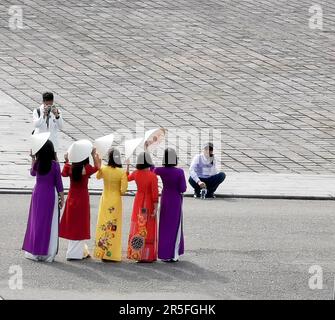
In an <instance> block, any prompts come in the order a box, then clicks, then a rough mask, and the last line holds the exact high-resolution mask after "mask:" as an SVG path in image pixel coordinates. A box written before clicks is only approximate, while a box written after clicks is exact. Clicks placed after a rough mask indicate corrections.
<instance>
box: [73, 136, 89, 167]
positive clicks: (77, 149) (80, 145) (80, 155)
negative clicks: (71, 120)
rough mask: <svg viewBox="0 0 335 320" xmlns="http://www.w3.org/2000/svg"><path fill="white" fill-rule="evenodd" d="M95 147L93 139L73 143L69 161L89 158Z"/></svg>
mask: <svg viewBox="0 0 335 320" xmlns="http://www.w3.org/2000/svg"><path fill="white" fill-rule="evenodd" d="M92 149H93V144H92V142H91V141H89V140H86V139H82V140H78V141H76V142H74V143H72V144H71V146H70V147H69V149H68V151H67V152H68V157H69V161H70V162H73V163H77V162H82V161H84V160H85V159H87V158H88V157H89V156H90V154H91V152H92Z"/></svg>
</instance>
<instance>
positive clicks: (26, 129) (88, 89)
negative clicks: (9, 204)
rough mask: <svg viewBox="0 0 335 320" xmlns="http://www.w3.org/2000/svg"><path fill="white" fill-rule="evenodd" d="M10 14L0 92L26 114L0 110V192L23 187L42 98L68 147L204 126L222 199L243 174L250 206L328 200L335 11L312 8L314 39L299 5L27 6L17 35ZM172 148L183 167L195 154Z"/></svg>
mask: <svg viewBox="0 0 335 320" xmlns="http://www.w3.org/2000/svg"><path fill="white" fill-rule="evenodd" d="M17 4H18V3H17V2H16V1H11V0H4V1H1V4H0V21H1V22H0V31H1V32H0V48H1V49H0V90H1V91H2V93H1V95H2V96H3V94H6V95H7V96H9V97H11V98H12V99H13V100H15V101H16V102H17V103H18V104H19V105H20V106H21V107H20V110H21V111H20V112H19V114H18V113H17V112H12V110H11V104H10V107H9V105H7V104H6V101H8V99H7V98H4V100H3V101H2V103H1V107H0V119H1V128H0V134H1V149H0V157H1V158H0V162H1V179H2V180H1V182H2V185H1V187H2V188H12V187H13V186H12V185H11V184H12V183H13V182H12V181H13V179H12V178H15V179H16V181H18V186H19V188H21V187H22V185H23V187H24V185H27V183H26V182H22V181H28V180H26V179H25V178H26V175H25V174H26V172H27V169H28V167H29V166H28V159H27V156H26V150H27V148H26V144H24V141H25V140H24V139H26V138H27V137H28V136H29V134H30V132H31V131H32V128H31V125H30V122H31V114H30V113H29V112H31V111H32V110H33V109H34V108H35V107H37V106H38V105H39V104H40V99H41V97H40V96H41V93H42V92H43V91H45V90H51V91H53V92H54V93H55V94H56V97H57V101H58V102H59V103H60V104H61V105H63V106H64V118H65V120H66V126H65V129H64V132H63V134H64V136H63V138H64V141H65V142H66V143H65V144H64V148H65V146H68V143H69V142H70V141H72V140H73V139H80V138H89V139H94V138H97V137H99V136H102V135H105V134H109V133H111V132H113V131H116V130H121V129H122V130H130V131H131V132H133V133H134V122H135V121H136V120H138V121H145V126H146V128H152V127H156V126H162V127H165V128H167V129H170V130H172V129H175V128H180V129H183V130H184V131H186V130H188V129H192V128H194V127H196V128H202V129H206V128H207V129H208V128H212V129H216V130H220V133H219V134H218V135H216V136H215V137H214V140H216V142H218V141H220V143H222V154H220V156H221V159H222V163H221V166H222V169H223V170H224V171H226V172H227V173H228V176H229V175H230V176H231V177H232V180H231V181H228V180H227V184H226V188H225V189H223V190H221V191H220V193H223V194H227V195H231V194H242V195H243V194H245V192H246V191H248V190H244V189H243V186H245V182H247V183H249V178H250V177H252V179H251V180H252V182H253V183H255V188H249V192H250V190H260V191H258V194H259V195H271V194H275V195H282V194H283V190H284V191H285V190H288V191H287V193H288V194H287V195H289V194H292V195H296V194H299V195H301V194H302V195H305V196H306V195H312V196H313V195H318V196H320V195H321V196H325V197H326V196H327V195H328V197H329V195H331V196H333V193H334V188H333V186H334V178H333V177H334V172H335V166H334V159H335V143H334V141H335V140H334V129H333V128H334V119H335V112H334V108H333V106H334V102H335V96H334V92H333V86H334V83H335V76H334V74H335V72H334V71H335V70H334V64H333V45H334V36H333V33H334V30H335V23H334V20H333V19H332V17H333V16H334V14H335V4H334V2H333V1H331V0H326V1H318V4H319V5H321V6H322V9H323V30H315V29H311V28H309V26H308V21H309V19H310V16H311V14H310V13H309V11H308V10H309V8H310V6H311V5H312V4H313V3H311V2H310V1H307V0H293V1H286V0H282V1H274V0H253V1H244V0H243V1H242V0H236V1H233V2H232V1H221V0H212V1H206V2H204V1H199V0H191V1H188V0H187V1H186V0H179V1H178V0H177V1H175V0H174V1H172V0H171V1H170V0H167V1H166V0H164V1H163V0H157V1H125V0H124V1H107V0H106V1H104V0H95V1H91V0H83V1H80V3H78V1H74V0H72V1H66V2H61V1H57V2H55V1H50V0H29V1H22V2H21V3H20V5H21V7H22V10H23V27H24V28H23V29H18V30H12V29H11V28H10V26H9V24H8V21H9V18H10V16H9V14H8V9H9V8H10V6H11V5H17ZM6 99H7V100H6ZM13 110H14V109H13ZM22 110H23V111H22ZM8 121H10V124H8ZM13 135H14V136H13ZM10 138H11V140H9V139H10ZM180 138H181V139H186V138H187V134H186V133H185V134H181V137H180ZM15 139H16V140H15ZM13 140H15V142H14V143H13V142H12V141H13ZM9 141H11V142H10V143H9ZM14 146H15V151H14V148H13V149H12V147H14ZM177 147H178V146H177ZM179 151H180V152H179V154H180V158H181V164H182V166H183V167H185V168H186V167H187V165H188V164H189V161H190V156H191V155H190V154H189V153H188V150H186V149H181V150H179ZM8 163H10V166H7V164H8ZM13 164H15V165H14V166H12V165H13ZM3 172H5V173H6V176H5V178H4V176H3ZM242 173H246V174H247V175H246V176H244V175H243V176H242V175H239V174H242ZM252 174H254V175H252ZM258 174H259V175H258ZM267 174H279V175H278V176H276V178H274V180H275V181H276V182H277V183H273V184H271V183H270V184H269V183H268V182H267V181H268V177H269V176H267ZM287 175H289V176H287ZM310 176H313V177H312V178H310ZM6 177H7V178H8V177H9V178H10V179H6ZM318 178H320V180H318ZM323 178H325V180H323ZM233 181H238V182H239V184H237V185H232V183H233ZM292 181H295V182H292ZM21 182H22V183H21ZM304 185H306V186H307V187H306V191H304V190H299V188H300V189H303V188H302V186H304ZM262 186H266V188H264V189H262V188H261V187H262ZM236 190H237V191H236Z"/></svg>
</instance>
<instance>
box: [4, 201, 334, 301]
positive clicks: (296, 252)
mask: <svg viewBox="0 0 335 320" xmlns="http://www.w3.org/2000/svg"><path fill="white" fill-rule="evenodd" d="M91 200H92V230H94V224H95V221H96V213H97V210H98V208H97V205H98V197H96V196H93V197H92V198H91ZM132 201H133V198H132V197H125V198H124V229H123V248H124V249H125V248H126V240H127V235H128V228H129V217H130V215H129V214H130V210H131V205H132ZM0 206H1V208H2V209H1V215H0V252H1V259H0V295H1V296H3V297H4V298H7V299H9V298H24V299H27V298H34V299H35V298H42V299H45V298H56V299H60V298H65V299H74V298H88V299H96V298H100V299H120V298H129V299H152V298H161V299H171V298H185V299H187V298H189V299H196V298H200V299H331V296H332V289H333V281H334V276H335V247H334V243H335V241H334V240H335V239H334V232H333V231H334V223H335V219H334V209H335V208H334V202H333V201H322V202H319V201H295V200H291V201H285V200H233V199H230V200H228V199H225V200H217V201H207V202H206V201H201V200H195V199H189V198H188V199H186V200H185V210H184V211H185V242H186V254H185V256H184V257H183V258H182V260H181V261H180V263H178V264H174V265H171V264H168V265H167V264H164V263H161V262H158V263H156V264H150V265H139V264H136V263H132V262H128V261H126V260H125V261H123V262H122V263H117V264H114V263H113V264H103V263H100V262H98V261H94V260H89V261H85V262H67V261H66V260H65V259H64V257H65V248H66V242H65V241H63V240H62V241H61V242H60V251H59V255H58V256H57V261H56V262H55V263H53V264H43V263H34V262H31V261H28V260H26V259H24V258H23V255H22V252H21V251H20V246H21V244H22V239H23V235H24V230H25V224H26V219H27V210H28V206H29V196H17V195H15V196H14V195H13V196H3V195H1V196H0ZM321 207H322V210H320V208H321ZM91 244H92V242H90V245H91ZM124 254H125V252H124ZM11 265H19V266H21V267H22V269H23V286H24V289H23V290H22V291H13V290H10V289H9V288H8V279H9V276H10V275H9V273H8V270H9V267H10V266H11ZM312 265H320V266H321V267H322V268H323V289H322V290H311V289H309V287H308V280H309V278H310V276H311V274H309V273H308V270H309V268H310V266H312Z"/></svg>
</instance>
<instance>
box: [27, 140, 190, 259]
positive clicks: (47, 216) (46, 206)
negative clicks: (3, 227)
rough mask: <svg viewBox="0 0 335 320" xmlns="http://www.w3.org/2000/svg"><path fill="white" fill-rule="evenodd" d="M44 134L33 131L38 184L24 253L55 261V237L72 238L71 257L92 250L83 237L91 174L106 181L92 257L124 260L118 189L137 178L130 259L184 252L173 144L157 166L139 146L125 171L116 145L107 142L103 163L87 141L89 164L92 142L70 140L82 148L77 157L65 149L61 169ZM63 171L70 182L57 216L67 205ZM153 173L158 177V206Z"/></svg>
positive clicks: (182, 186)
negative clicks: (133, 161) (132, 163)
mask: <svg viewBox="0 0 335 320" xmlns="http://www.w3.org/2000/svg"><path fill="white" fill-rule="evenodd" d="M42 135H43V134H40V136H41V137H35V139H40V141H39V143H37V145H38V148H37V149H38V150H37V149H36V150H34V151H32V154H31V157H32V165H31V175H32V176H36V184H35V187H34V190H33V193H32V198H31V204H30V211H29V218H28V224H27V230H26V234H25V239H24V243H23V250H24V251H25V256H26V258H28V259H32V260H35V261H48V262H52V261H53V260H54V258H55V256H56V254H57V252H58V237H62V238H65V239H68V240H69V241H68V248H67V253H66V258H67V259H68V260H73V259H76V260H77V259H85V258H87V257H90V253H89V248H88V246H87V244H86V243H85V240H88V239H90V200H89V191H88V181H89V178H90V177H91V176H92V175H94V174H96V178H97V179H102V180H103V184H104V187H103V193H102V195H101V198H100V205H99V213H98V221H97V225H96V234H95V244H94V251H93V256H94V258H96V259H99V260H101V261H104V262H109V261H121V260H122V222H123V217H122V195H123V194H124V193H125V192H126V191H127V188H128V182H129V181H135V183H136V185H137V192H136V195H135V199H134V204H133V210H132V214H131V222H130V232H129V237H128V246H127V258H128V259H131V260H135V261H137V262H154V261H156V260H157V257H158V258H159V259H161V260H162V261H165V262H176V261H178V258H179V256H180V255H182V254H183V253H184V238H183V212H182V207H183V193H184V192H185V191H186V181H185V176H184V171H183V170H182V169H180V168H177V163H178V159H177V154H176V152H175V150H174V149H171V148H167V149H165V152H164V156H163V161H162V167H154V165H153V162H152V159H151V156H150V154H149V152H147V151H146V152H142V153H140V154H139V155H138V157H137V163H136V170H134V171H133V172H131V173H130V171H129V167H130V165H129V162H127V166H126V170H124V169H123V168H122V164H121V155H120V152H119V150H118V149H116V148H111V149H110V150H109V151H108V163H107V164H106V165H102V160H101V159H100V157H99V156H98V154H97V152H96V150H95V149H94V148H93V149H92V148H91V149H90V153H91V155H92V158H93V162H94V163H93V165H91V164H90V163H89V154H88V151H87V150H89V146H87V145H86V146H85V145H83V144H81V145H80V144H78V145H75V144H76V143H74V145H75V146H76V147H77V148H72V149H71V151H73V152H77V155H78V154H80V155H81V158H80V157H78V156H77V157H76V156H72V157H71V156H70V154H65V156H64V158H65V164H64V167H63V169H62V171H61V169H60V164H59V163H58V162H57V161H56V160H55V153H54V148H53V144H52V142H51V141H50V140H48V136H47V135H45V136H43V137H42ZM85 150H86V153H85ZM71 151H69V153H70V152H71ZM71 158H72V162H70V161H71ZM73 159H74V160H75V161H74V160H73ZM61 176H63V177H69V179H70V188H69V193H68V196H67V199H66V203H65V207H64V212H63V214H62V217H61V219H60V223H59V217H60V209H62V207H63V206H64V192H63V191H64V190H63V184H62V178H61ZM157 176H160V178H161V180H162V182H163V190H162V194H161V202H160V206H159V192H158V178H157ZM158 208H159V209H158ZM158 215H159V228H157V220H158V219H157V216H158ZM157 229H158V230H157Z"/></svg>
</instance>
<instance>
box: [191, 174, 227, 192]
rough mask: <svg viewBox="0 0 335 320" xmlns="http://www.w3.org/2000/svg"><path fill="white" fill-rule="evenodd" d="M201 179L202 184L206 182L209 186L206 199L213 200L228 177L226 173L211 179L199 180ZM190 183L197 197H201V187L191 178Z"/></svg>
mask: <svg viewBox="0 0 335 320" xmlns="http://www.w3.org/2000/svg"><path fill="white" fill-rule="evenodd" d="M199 179H200V180H201V181H202V182H204V183H205V184H206V186H207V195H206V198H212V197H213V195H214V192H215V191H216V189H217V188H218V186H219V185H220V184H221V183H222V182H223V181H224V179H226V175H225V173H224V172H220V173H218V174H215V175H214V176H211V177H209V178H199ZM188 182H189V183H190V185H191V186H192V187H193V189H194V192H195V194H196V195H197V197H200V190H201V188H200V187H199V185H198V184H197V183H196V182H195V181H194V180H193V179H192V178H191V177H190V178H189V180H188Z"/></svg>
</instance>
